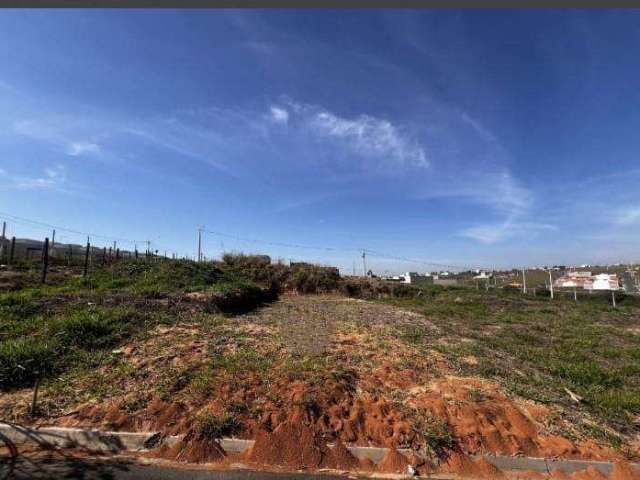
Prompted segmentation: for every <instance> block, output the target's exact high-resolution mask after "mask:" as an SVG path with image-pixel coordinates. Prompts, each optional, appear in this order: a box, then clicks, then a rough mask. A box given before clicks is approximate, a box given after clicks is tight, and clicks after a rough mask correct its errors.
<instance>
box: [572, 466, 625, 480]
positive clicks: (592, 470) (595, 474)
mask: <svg viewBox="0 0 640 480" xmlns="http://www.w3.org/2000/svg"><path fill="white" fill-rule="evenodd" d="M571 478H572V480H607V476H606V475H605V474H604V473H602V472H601V471H600V470H598V469H597V468H596V467H594V466H590V467H587V468H586V469H585V470H580V471H578V472H575V473H574V474H573V475H572V476H571ZM625 480H628V479H626V478H625Z"/></svg>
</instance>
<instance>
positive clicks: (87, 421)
mask: <svg viewBox="0 0 640 480" xmlns="http://www.w3.org/2000/svg"><path fill="white" fill-rule="evenodd" d="M247 265H249V266H250V267H251V268H249V267H248V266H247ZM251 265H253V264H252V263H251V262H248V263H247V262H246V258H245V259H240V260H238V259H235V260H234V259H228V262H226V263H221V264H215V265H214V264H195V263H192V262H172V261H166V262H165V261H146V260H145V261H141V262H140V263H137V262H127V263H122V264H116V265H108V266H105V267H104V268H100V269H97V270H96V271H95V272H94V273H92V274H91V275H90V276H89V278H87V279H83V278H82V277H81V276H78V275H77V272H75V274H74V272H66V271H60V272H59V276H58V277H55V276H54V277H53V278H54V279H55V281H54V283H53V284H52V285H47V286H44V287H42V286H39V285H37V284H36V283H34V282H35V281H31V280H28V281H24V282H22V283H20V285H19V286H14V287H12V290H10V291H4V292H3V293H0V314H1V315H2V317H0V334H1V335H2V337H1V340H0V388H2V393H1V394H0V411H1V412H2V416H3V418H5V419H8V420H13V421H18V422H25V423H36V424H56V425H64V426H99V427H102V428H108V429H119V430H146V431H151V430H153V431H156V430H159V431H162V432H164V433H167V434H189V433H190V432H191V433H192V434H193V432H194V431H197V432H201V433H202V432H205V433H206V435H209V436H212V438H217V437H220V436H231V435H233V436H238V437H243V438H256V437H259V436H260V435H262V434H263V432H283V431H290V429H291V428H292V427H291V425H305V428H308V429H309V431H310V432H312V434H313V435H314V436H315V437H314V438H319V439H321V440H322V441H324V442H335V441H341V442H344V443H346V444H355V445H362V446H393V447H403V448H412V449H414V450H416V451H419V452H422V453H423V454H425V455H427V456H430V457H431V458H433V459H434V462H435V463H438V462H440V461H442V459H446V458H447V456H448V455H449V454H450V453H451V452H461V453H469V454H475V453H502V454H526V455H534V456H563V457H574V458H575V457H583V458H594V459H597V458H618V457H629V458H636V457H637V456H638V453H639V442H638V435H639V432H640V426H639V424H638V416H639V415H640V397H639V395H640V394H639V393H638V392H639V391H640V390H639V388H638V387H640V368H639V367H638V360H640V330H639V328H640V308H639V307H638V306H636V305H634V304H633V303H632V302H631V300H629V299H626V300H623V301H621V302H620V303H619V305H618V308H616V309H613V308H612V307H611V306H609V305H607V304H606V302H603V301H599V300H598V301H593V302H589V303H579V304H577V305H576V304H574V303H573V302H570V301H565V300H562V301H557V300H556V301H554V302H551V301H549V300H548V299H543V298H533V297H523V296H522V295H520V294H517V293H506V292H502V291H490V292H484V291H477V290H474V289H445V288H436V287H427V288H421V289H411V288H401V289H396V290H393V289H392V290H385V289H383V290H375V291H370V290H368V287H367V286H364V287H362V288H360V287H358V288H352V287H349V288H347V287H343V288H341V289H340V288H338V286H339V285H338V284H337V283H336V282H335V278H333V277H331V275H332V274H331V275H329V276H327V275H324V274H318V275H317V276H315V275H316V274H317V273H318V272H315V273H314V275H309V274H307V273H304V272H303V273H300V272H298V273H297V274H295V275H294V274H292V273H291V272H287V271H285V270H283V268H282V267H276V268H275V269H272V267H266V266H265V265H262V266H260V267H256V265H253V266H251ZM25 275H28V274H27V273H25ZM283 279H284V280H283ZM287 279H288V280H287ZM287 282H289V283H287ZM332 282H333V283H332ZM332 286H333V290H334V291H333V292H330V293H326V292H325V293H322V294H301V293H300V292H302V291H322V290H324V291H327V290H331V288H330V287H332ZM341 291H344V292H347V293H349V294H350V295H357V296H366V297H371V298H374V299H373V300H368V301H365V300H361V299H357V298H351V297H348V296H345V295H344V294H343V293H339V292H341ZM278 297H279V298H278ZM36 379H41V385H40V395H39V403H38V411H37V412H36V414H35V415H30V413H29V411H28V410H29V408H28V407H29V402H30V399H31V395H32V391H33V385H34V383H35V381H36ZM569 392H571V393H569ZM572 395H573V397H574V398H575V399H578V398H580V400H579V401H574V400H572ZM287 429H289V430H287ZM294 430H295V429H294ZM292 431H293V430H292Z"/></svg>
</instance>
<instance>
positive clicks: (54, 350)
mask: <svg viewBox="0 0 640 480" xmlns="http://www.w3.org/2000/svg"><path fill="white" fill-rule="evenodd" d="M27 267H28V266H25V268H27ZM33 268H34V269H35V268H37V265H35V264H34V265H33ZM56 268H57V270H56V271H55V272H54V273H52V276H53V277H55V279H56V281H55V282H51V283H50V284H46V285H40V284H38V283H37V282H30V283H29V282H25V283H24V285H23V288H19V289H15V290H13V291H5V292H0V389H8V388H15V387H23V386H29V385H31V384H32V383H33V382H34V381H35V379H36V378H37V377H40V378H48V377H51V376H53V375H59V374H60V373H62V372H65V371H68V370H70V369H74V368H76V369H77V368H79V369H82V368H83V367H86V366H87V365H94V364H95V362H94V360H95V359H100V358H102V356H101V354H100V352H103V351H108V349H110V348H113V347H115V346H116V345H118V344H120V343H122V342H123V341H125V340H126V339H128V338H130V337H132V336H138V337H140V336H144V335H146V334H147V332H148V331H149V330H150V328H152V327H154V326H155V325H157V324H159V323H172V322H176V321H178V316H179V315H180V312H179V310H172V309H170V308H168V307H163V306H162V305H161V304H153V303H150V302H153V301H155V300H156V299H167V298H168V299H171V298H175V299H177V301H178V303H180V301H181V299H182V297H183V295H184V294H185V293H188V292H192V291H205V292H206V291H209V292H211V293H212V294H213V295H212V297H211V302H210V305H209V306H208V307H207V306H205V307H204V308H205V310H207V308H209V309H210V310H211V312H225V313H238V312H244V311H248V310H251V309H253V308H256V307H257V306H259V305H261V304H262V303H264V302H265V301H271V300H274V299H275V298H277V289H276V290H273V289H265V288H262V287H261V286H260V285H258V284H256V283H254V281H252V280H250V279H248V278H246V277H247V276H248V275H246V276H245V277H243V275H242V273H243V272H242V270H241V269H240V270H239V269H237V268H236V269H234V270H233V271H226V270H224V268H221V266H220V265H219V264H214V263H210V262H209V263H205V262H203V263H196V262H192V261H182V260H177V261H169V260H162V261H161V260H153V261H152V260H147V259H141V260H138V261H133V260H131V261H129V260H127V261H125V260H123V261H120V262H116V263H113V264H107V265H104V266H101V265H99V264H98V265H94V266H92V268H91V272H90V274H89V275H88V276H87V277H86V278H83V277H82V276H81V275H78V271H77V268H75V269H73V268H72V269H69V270H68V271H66V273H65V270H63V269H62V268H61V267H59V266H58V267H56ZM32 274H33V271H28V270H27V271H24V272H22V273H21V275H25V276H27V277H29V278H31V277H30V276H33V275H32ZM165 301H166V300H165ZM165 305H168V304H165ZM202 315H205V316H206V318H208V319H209V320H208V321H210V322H213V323H211V324H210V325H209V324H208V325H209V327H210V328H215V325H214V324H215V322H216V321H218V320H211V317H212V315H211V314H207V313H206V312H203V313H202ZM230 362H231V363H233V359H231V360H230ZM237 362H240V363H241V361H240V360H237Z"/></svg>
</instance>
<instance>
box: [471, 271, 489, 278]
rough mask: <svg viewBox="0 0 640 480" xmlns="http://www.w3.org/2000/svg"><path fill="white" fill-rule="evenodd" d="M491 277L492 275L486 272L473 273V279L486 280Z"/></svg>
mask: <svg viewBox="0 0 640 480" xmlns="http://www.w3.org/2000/svg"><path fill="white" fill-rule="evenodd" d="M476 272H478V270H476ZM491 277H492V275H491V274H488V273H487V272H483V271H480V272H479V273H478V275H475V276H474V277H473V279H474V280H488V279H490V278H491Z"/></svg>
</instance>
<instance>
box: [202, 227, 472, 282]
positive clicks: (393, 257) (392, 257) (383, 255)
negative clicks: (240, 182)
mask: <svg viewBox="0 0 640 480" xmlns="http://www.w3.org/2000/svg"><path fill="white" fill-rule="evenodd" d="M203 232H204V233H210V234H212V235H216V236H219V237H225V238H233V239H235V240H238V241H241V242H248V243H256V244H262V245H271V246H277V247H286V248H300V249H307V250H322V251H327V252H338V251H343V252H359V253H360V252H362V253H365V252H366V254H368V255H370V256H374V257H378V258H385V259H389V260H398V261H403V262H408V263H417V264H422V265H428V266H434V267H443V268H453V269H458V270H465V269H473V268H476V267H474V266H469V265H447V264H444V263H439V262H431V261H428V260H416V259H414V258H408V257H402V256H397V255H389V254H386V253H381V252H376V251H374V250H369V249H362V248H353V247H342V248H340V247H328V246H317V245H301V244H294V243H285V242H272V241H268V240H259V239H255V238H245V237H240V236H238V235H233V234H230V233H224V232H218V231H213V230H203ZM365 274H366V272H365Z"/></svg>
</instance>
